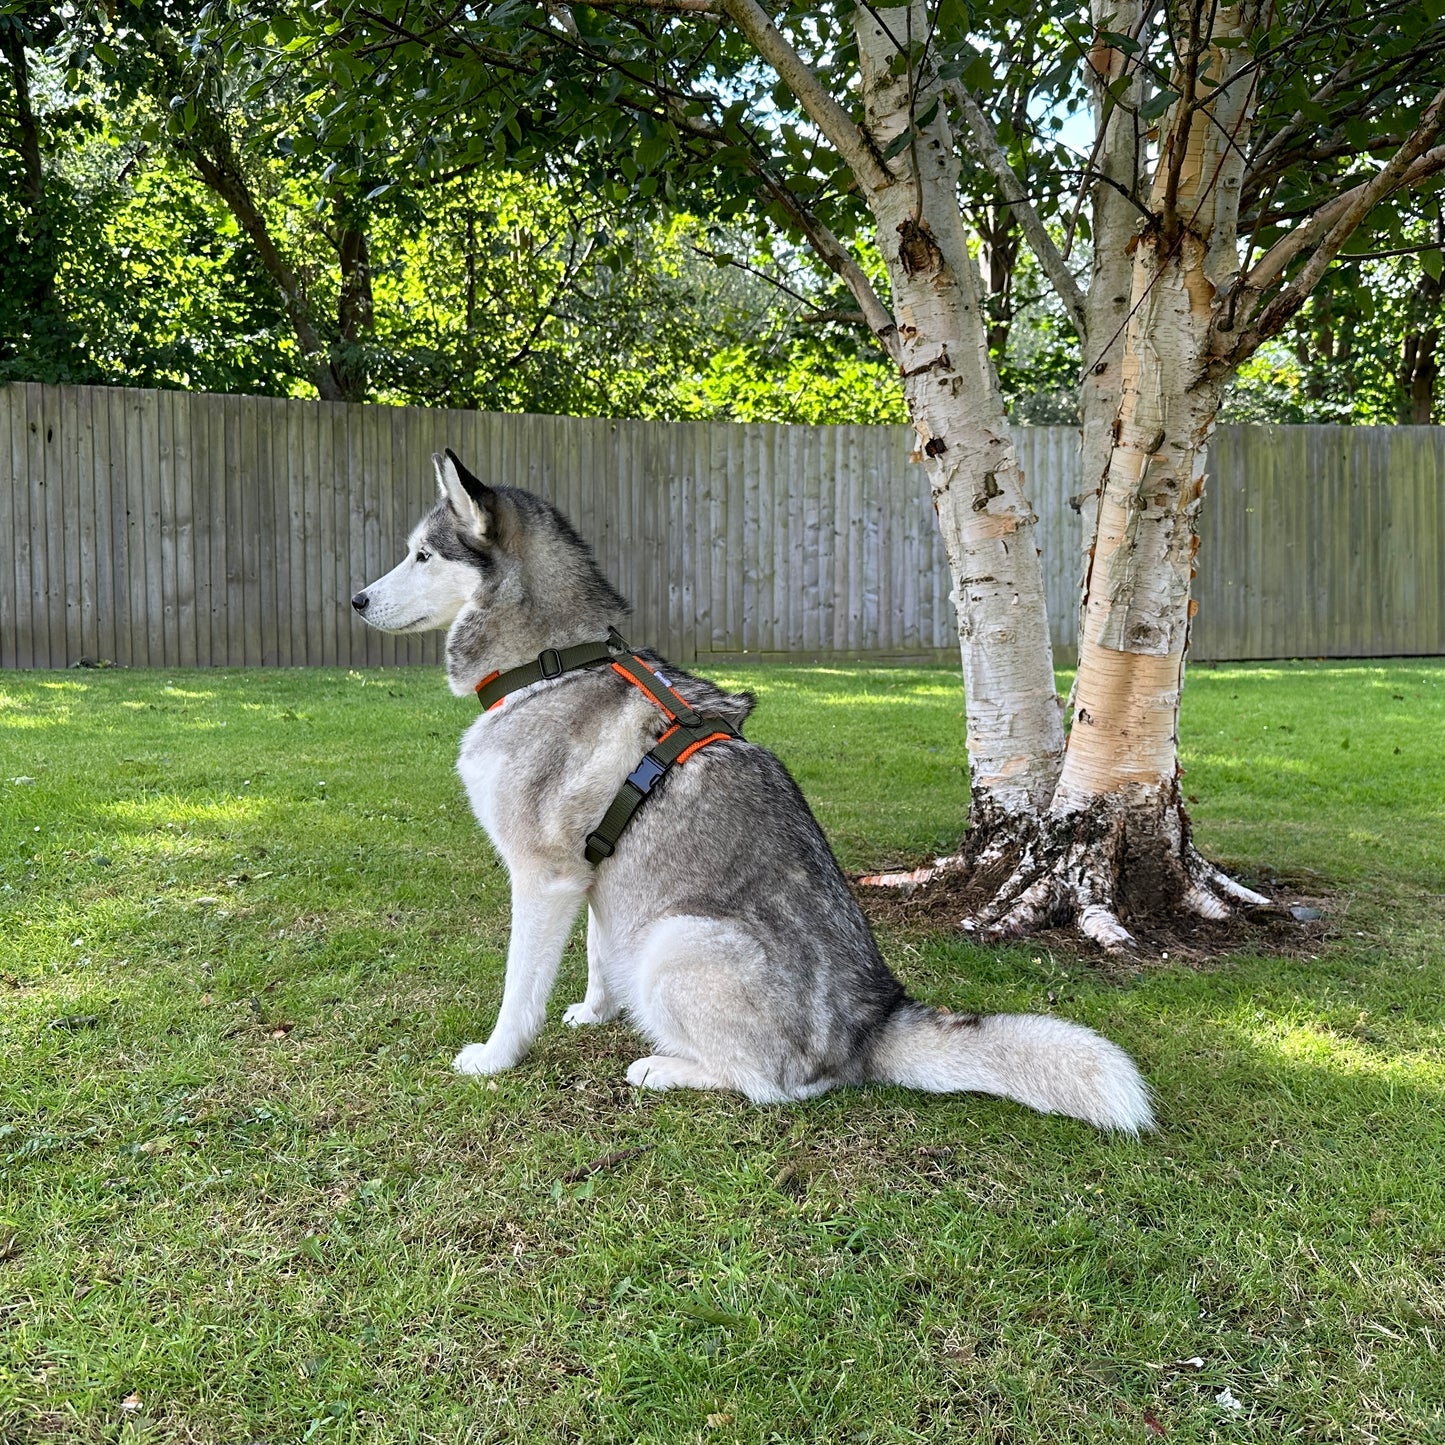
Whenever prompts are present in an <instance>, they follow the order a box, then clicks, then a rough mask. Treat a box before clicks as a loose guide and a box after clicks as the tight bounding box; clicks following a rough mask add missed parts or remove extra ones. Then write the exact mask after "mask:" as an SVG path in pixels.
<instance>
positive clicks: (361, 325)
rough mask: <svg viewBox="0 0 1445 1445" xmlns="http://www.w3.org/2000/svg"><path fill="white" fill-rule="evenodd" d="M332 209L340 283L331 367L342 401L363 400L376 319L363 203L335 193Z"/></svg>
mask: <svg viewBox="0 0 1445 1445" xmlns="http://www.w3.org/2000/svg"><path fill="white" fill-rule="evenodd" d="M334 211H335V216H336V250H337V255H338V257H339V259H340V264H341V285H340V287H339V288H338V289H337V293H336V331H337V337H338V342H337V347H336V355H335V356H334V357H333V360H332V364H331V370H332V373H333V375H334V376H335V378H336V383H337V386H338V388H339V389H340V391H341V395H342V400H343V401H365V400H366V387H367V380H368V378H367V367H366V353H365V351H364V349H363V348H364V346H365V342H366V338H367V337H368V336H369V335H370V333H371V328H372V324H373V322H374V320H375V315H374V312H373V309H372V296H371V250H370V246H369V244H368V242H367V238H366V228H365V223H364V218H363V207H362V206H360V205H358V204H356V203H354V202H346V201H344V200H342V198H341V197H340V196H338V197H337V198H336V202H335V206H334Z"/></svg>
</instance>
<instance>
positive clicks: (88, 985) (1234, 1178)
mask: <svg viewBox="0 0 1445 1445" xmlns="http://www.w3.org/2000/svg"><path fill="white" fill-rule="evenodd" d="M727 677H728V680H729V681H732V682H735V683H745V684H746V685H748V686H751V687H753V688H755V689H757V690H758V692H759V693H760V694H761V697H762V702H761V706H760V708H759V710H758V713H757V715H756V717H755V719H754V721H753V723H752V724H751V725H750V728H749V731H750V735H751V736H753V737H754V738H755V739H757V740H759V741H761V742H765V743H768V744H770V745H771V746H773V747H774V748H776V750H777V751H778V752H779V753H780V754H781V755H782V757H783V758H784V759H785V761H786V762H787V763H788V764H789V765H790V766H791V767H792V768H793V770H794V772H795V773H796V774H797V776H798V778H799V780H800V782H801V783H802V785H803V788H804V790H805V792H806V793H807V794H808V796H809V797H810V798H811V799H812V801H813V803H814V806H815V807H816V809H817V811H818V813H819V815H820V817H821V819H822V821H823V823H824V826H825V827H826V828H827V830H828V832H829V834H830V836H831V837H832V838H833V839H834V841H835V844H836V846H837V848H838V851H839V853H840V855H841V856H842V858H843V861H844V863H845V865H847V866H849V867H852V868H863V867H871V866H876V865H881V864H889V863H898V862H905V861H916V860H918V859H919V858H921V857H924V856H926V855H928V854H929V853H931V852H932V851H934V850H936V849H938V848H940V847H947V846H949V845H950V844H951V843H952V842H953V841H954V831H955V824H956V820H957V819H958V818H959V817H960V816H961V814H962V810H963V807H964V803H965V799H966V785H965V776H964V754H963V748H962V719H961V698H960V695H959V691H958V686H957V681H956V676H955V675H953V674H951V673H949V672H948V671H945V670H928V669H912V670H896V671H885V670H879V669H868V668H862V667H847V668H842V667H839V668H776V669H763V668H758V669H754V670H750V671H749V670H741V669H731V670H730V671H729V672H728V673H727ZM471 715H472V714H471V711H470V710H469V709H468V708H467V706H466V705H465V704H463V703H461V702H458V701H456V700H455V699H453V698H451V697H450V696H449V695H448V694H447V693H446V692H445V691H444V689H443V687H442V685H441V682H440V679H439V677H438V676H437V675H436V674H435V673H432V672H420V671H399V672H388V673H381V672H369V673H365V674H358V673H339V672H304V673H301V672H295V673H278V672H273V673H266V674H261V673H252V674H241V673H225V674H221V673H181V672H173V673H154V672H152V673H146V672H113V673H78V674H77V673H71V674H7V675H3V676H0V1439H3V1441H4V1442H5V1445H11V1442H25V1441H34V1440H46V1441H50V1440H57V1441H101V1440H106V1441H110V1440H126V1441H165V1442H173V1441H174V1442H181V1441H203V1442H216V1445H221V1442H225V1445H241V1442H267V1445H289V1442H292V1441H305V1440H318V1441H328V1442H329V1441H338V1440H358V1441H387V1442H390V1441H418V1442H421V1441H426V1442H441V1445H453V1442H463V1441H493V1440H495V1441H528V1442H534V1441H535V1442H543V1441H551V1440H563V1441H580V1442H589V1445H591V1442H614V1441H615V1442H619V1445H624V1442H626V1445H631V1442H634V1441H647V1442H658V1445H675V1442H686V1441H710V1442H711V1441H716V1442H732V1441H749V1442H765V1441H818V1442H830V1445H831V1442H842V1441H878V1442H884V1441H888V1442H892V1441H899V1442H902V1441H917V1440H929V1441H969V1442H973V1441H980V1442H988V1445H1004V1442H1008V1445H1023V1442H1032V1441H1068V1442H1093V1441H1098V1442H1115V1441H1148V1440H1155V1439H1168V1440H1172V1441H1175V1442H1194V1441H1260V1442H1264V1441H1271V1442H1272V1441H1277V1440H1301V1441H1340V1442H1355V1441H1372V1442H1375V1441H1378V1442H1402V1445H1405V1442H1408V1445H1420V1442H1425V1441H1440V1440H1445V1366H1442V1362H1441V1347H1442V1346H1445V1111H1442V1107H1441V1106H1442V1104H1445V1056H1442V1049H1441V1032H1440V1030H1441V1023H1442V1013H1445V987H1442V986H1445V945H1442V942H1441V934H1442V925H1445V896H1442V895H1445V665H1442V664H1440V663H1438V662H1419V661H1416V662H1400V663H1387V664H1379V665H1374V664H1371V665H1365V664H1360V665H1354V664H1288V665H1272V666H1247V667H1245V666H1235V667H1219V668H1217V669H1207V668H1202V669H1199V670H1198V671H1196V672H1195V673H1194V674H1193V676H1192V678H1191V683H1190V688H1189V693H1188V696H1187V699H1186V710H1185V719H1184V728H1185V731H1184V751H1185V756H1186V765H1187V767H1188V770H1189V771H1188V777H1187V778H1186V781H1185V788H1186V791H1187V792H1188V793H1190V794H1191V795H1193V796H1195V797H1197V799H1198V804H1197V806H1196V808H1195V810H1194V811H1195V817H1196V819H1197V823H1198V833H1199V837H1200V840H1201V842H1202V844H1203V846H1204V847H1205V848H1206V849H1207V850H1209V851H1210V852H1211V853H1212V854H1213V855H1214V856H1216V857H1218V858H1222V859H1224V860H1226V861H1228V862H1229V863H1231V864H1232V865H1233V866H1234V867H1236V868H1237V869H1238V870H1239V871H1240V872H1241V874H1242V875H1244V876H1246V877H1248V878H1252V879H1258V878H1261V877H1262V878H1265V879H1268V878H1270V877H1271V876H1274V875H1276V874H1277V875H1278V876H1280V877H1283V878H1286V879H1288V880H1291V881H1292V882H1293V883H1294V884H1295V885H1296V886H1299V887H1302V888H1303V889H1305V890H1306V891H1311V892H1318V893H1328V894H1330V895H1332V897H1333V899H1334V902H1333V904H1332V914H1331V920H1332V924H1333V936H1332V937H1331V939H1330V940H1329V941H1327V942H1325V943H1323V944H1322V945H1321V946H1320V948H1319V950H1318V956H1317V957H1309V956H1304V957H1295V958H1279V957H1255V956H1243V957H1239V958H1235V959H1231V960H1228V961H1226V962H1224V963H1221V964H1218V965H1215V966H1212V967H1210V968H1209V969H1206V970H1200V971H1195V970H1190V969H1186V968H1184V967H1182V966H1180V965H1178V964H1176V963H1172V962H1169V961H1164V960H1150V961H1148V963H1147V965H1146V966H1143V967H1141V968H1139V969H1137V970H1135V971H1133V972H1131V973H1128V974H1125V975H1124V976H1123V977H1122V978H1121V977H1120V976H1119V975H1118V974H1114V975H1113V976H1111V977H1106V976H1104V975H1102V974H1101V973H1100V972H1099V971H1098V970H1097V969H1096V968H1095V967H1094V966H1093V965H1092V964H1091V963H1090V962H1089V961H1087V960H1086V959H1082V958H1079V957H1075V956H1072V955H1065V954H1061V953H1058V952H1050V951H1048V950H1045V949H1042V948H1040V947H1038V946H1034V947H1029V946H1022V947H1015V948H1009V949H1003V950H985V949H980V948H977V947H973V946H970V945H969V944H968V943H966V942H964V941H962V940H960V939H958V938H953V937H939V936H933V935H922V934H913V935H908V934H897V935H893V936H888V937H885V938H884V940H883V943H884V948H885V952H886V953H887V955H888V957H889V959H890V961H891V962H892V964H893V966H894V968H895V970H896V971H897V972H898V973H899V974H900V975H901V976H902V977H903V978H904V980H905V981H906V982H907V983H908V985H909V986H910V987H911V988H912V989H913V990H914V991H915V992H916V993H918V994H919V995H920V996H922V997H925V998H928V999H931V1000H934V1001H937V1002H940V1003H948V1004H951V1005H953V1006H956V1007H967V1008H973V1009H983V1010H998V1009H1031V1010H1047V1009H1053V1010H1055V1011H1057V1012H1058V1013H1059V1014H1061V1015H1066V1016H1068V1017H1070V1018H1076V1019H1079V1020H1082V1021H1084V1022H1087V1023H1089V1024H1092V1025H1094V1026H1096V1027H1097V1028H1099V1029H1101V1030H1103V1031H1104V1032H1106V1033H1107V1034H1108V1035H1109V1036H1110V1037H1112V1038H1114V1039H1117V1040H1118V1041H1119V1042H1121V1043H1122V1044H1124V1045H1125V1046H1127V1047H1128V1048H1129V1049H1131V1050H1132V1051H1133V1052H1134V1054H1135V1056H1136V1057H1137V1058H1138V1060H1139V1061H1140V1064H1141V1066H1142V1067H1143V1069H1144V1071H1145V1073H1146V1074H1147V1075H1148V1076H1149V1078H1150V1079H1151V1081H1152V1082H1153V1084H1154V1086H1155V1088H1156V1090H1157V1094H1158V1102H1159V1112H1160V1116H1161V1122H1162V1131H1161V1132H1160V1133H1159V1134H1157V1135H1155V1136H1153V1137H1150V1138H1147V1139H1145V1140H1143V1141H1141V1142H1137V1143H1131V1142H1126V1141H1121V1140H1117V1139H1109V1138H1104V1137H1102V1136H1100V1135H1098V1134H1096V1133H1094V1132H1092V1131H1091V1130H1090V1129H1088V1128H1087V1127H1086V1126H1084V1125H1082V1124H1077V1123H1074V1122H1071V1121H1068V1120H1063V1119H1050V1118H1043V1117H1040V1116H1037V1115H1034V1114H1030V1113H1028V1112H1026V1111H1025V1110H1023V1109H1021V1108H1018V1107H1016V1106H1013V1105H1009V1104H1005V1103H1002V1102H999V1101H996V1100H991V1099H984V1098H979V1097H971V1096H957V1097H952V1098H931V1097H924V1096H920V1095H913V1094H909V1093H906V1092H904V1091H902V1090H870V1091H854V1092H844V1093H837V1094H834V1095H831V1096H828V1097H826V1098H823V1099H820V1100H817V1101H814V1102H812V1103H809V1104H804V1105H797V1106H793V1107H787V1108H755V1107H752V1106H750V1105H748V1104H746V1103H744V1102H742V1101H741V1100H738V1099H733V1098H728V1097H722V1096H714V1095H706V1096H704V1095H697V1094H689V1093H674V1094H667V1095H651V1094H638V1093H634V1092H633V1091H631V1090H629V1089H628V1088H626V1087H625V1085H623V1083H622V1074H623V1071H624V1069H625V1068H626V1066H627V1064H628V1063H629V1062H630V1061H631V1060H632V1059H633V1058H634V1057H636V1055H637V1053H638V1052H639V1047H638V1042H637V1041H636V1039H635V1038H634V1037H633V1036H632V1035H631V1034H630V1033H629V1031H628V1030H627V1028H626V1027H625V1026H624V1025H622V1024H620V1023H619V1024H613V1025H608V1026H606V1027H604V1028H601V1029H595V1030H588V1031H582V1032H579V1033H573V1032H571V1031H569V1030H566V1029H564V1028H563V1027H562V1026H561V1024H560V1022H557V1021H556V1020H557V1019H558V1017H559V1015H560V1011H561V1006H562V1004H564V1003H566V1002H570V1001H571V1000H573V999H575V998H577V997H579V996H580V989H581V985H582V980H583V975H584V961H583V959H582V956H581V951H580V947H579V944H580V938H579V939H578V940H575V941H574V943H573V946H572V948H571V950H570V951H569V955H568V960H567V963H566V965H565V968H564V974H563V982H562V986H561V989H560V992H559V996H558V998H557V999H556V1000H555V1005H554V1009H553V1020H554V1022H553V1023H552V1024H551V1025H549V1027H548V1029H547V1030H546V1032H545V1033H544V1035H543V1037H542V1039H541V1041H540V1043H539V1046H538V1048H537V1050H536V1051H535V1053H534V1054H533V1056H532V1057H531V1058H530V1059H528V1060H527V1061H526V1062H525V1063H524V1064H523V1065H522V1066H521V1067H519V1068H518V1069H517V1070H515V1071H514V1072H513V1073H510V1074H507V1075H503V1076H501V1077H499V1078H497V1079H495V1080H492V1081H490V1082H477V1081H475V1080H463V1079H459V1078H456V1077H454V1076H452V1075H451V1074H450V1072H449V1070H448V1061H449V1059H450V1057H451V1055H452V1053H453V1051H454V1050H455V1049H456V1048H457V1047H458V1046H459V1045H460V1044H462V1043H463V1042H468V1041H473V1040H477V1039H481V1038H484V1037H485V1036H486V1033H487V1031H488V1029H489V1027H490V1025H491V1021H492V1017H493V1013H494V1011H495V1008H496V1006H497V1002H498V998H499V993H500V981H501V968H502V957H503V950H504V946H505V941H506V931H507V909H506V887H505V877H504V874H503V872H502V870H501V869H500V867H499V866H498V864H497V863H496V861H495V860H494V858H493V857H492V855H491V852H490V849H489V847H488V845H487V843H486V840H485V838H484V837H483V836H482V834H481V833H480V832H479V831H478V830H477V829H476V828H475V826H474V825H473V823H472V822H471V820H470V817H469V815H468V813H467V811H466V808H465V805H464V803H463V801H462V798H461V794H460V787H459V784H458V782H457V779H456V776H455V773H454V772H453V768H452V763H453V759H454V756H455V751H456V740H457V736H458V734H459V732H460V731H461V729H462V727H463V726H464V725H465V724H466V723H467V721H469V719H470V717H471ZM626 1150H633V1151H638V1152H634V1153H630V1154H626V1155H625V1156H624V1157H621V1158H618V1159H615V1160H613V1161H611V1162H609V1164H608V1165H607V1166H605V1167H602V1168H599V1169H596V1170H593V1171H592V1172H590V1173H589V1172H585V1170H586V1166H587V1164H588V1163H589V1161H594V1160H596V1159H598V1158H599V1157H600V1156H602V1155H604V1154H608V1153H609V1152H611V1151H626Z"/></svg>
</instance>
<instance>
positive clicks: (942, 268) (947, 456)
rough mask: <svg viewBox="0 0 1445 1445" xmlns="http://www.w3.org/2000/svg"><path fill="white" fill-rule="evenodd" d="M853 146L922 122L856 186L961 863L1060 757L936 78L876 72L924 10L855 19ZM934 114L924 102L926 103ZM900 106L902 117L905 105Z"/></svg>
mask: <svg viewBox="0 0 1445 1445" xmlns="http://www.w3.org/2000/svg"><path fill="white" fill-rule="evenodd" d="M855 23H856V27H857V35H858V49H859V66H860V71H861V75H862V98H863V106H864V114H865V121H866V129H867V134H868V137H869V138H870V139H871V142H872V144H873V145H874V146H875V147H876V150H877V152H878V153H879V154H882V153H884V152H886V151H887V149H888V148H889V146H890V145H891V143H892V142H893V141H894V140H895V139H896V138H897V137H899V136H901V135H902V134H904V133H905V132H906V131H907V130H908V128H909V125H910V122H911V121H912V120H913V119H914V118H915V117H925V116H927V115H928V112H929V111H930V110H932V111H933V117H932V119H931V120H929V122H928V124H927V125H925V126H923V127H921V128H919V129H918V131H917V135H916V138H915V139H914V141H913V142H912V143H911V144H910V145H909V146H907V147H905V148H904V149H903V150H902V151H901V152H900V153H899V154H898V155H897V157H896V158H894V160H893V161H892V162H891V164H890V167H889V169H890V170H891V172H892V175H893V177H894V179H893V181H892V183H891V184H884V185H876V186H865V194H866V197H867V200H868V204H869V206H870V208H871V210H872V212H873V216H874V219H875V220H876V222H877V225H878V245H879V249H880V251H881V252H882V254H883V256H884V258H885V260H886V262H887V265H888V274H889V279H890V282H891V285H892V294H893V315H894V319H895V322H896V324H897V329H898V339H899V343H900V370H901V373H902V378H903V387H904V393H905V396H906V399H907V403H908V409H909V416H910V417H911V418H912V421H913V427H914V430H915V431H916V432H917V434H918V438H919V447H920V451H921V454H922V457H923V459H924V462H925V465H926V467H927V470H928V476H929V481H930V485H931V489H932V493H933V501H934V508H935V510H936V512H937V514H938V522H939V527H940V529H941V532H942V535H943V541H944V546H945V548H946V550H947V553H948V561H949V567H950V571H951V574H952V578H953V584H954V591H953V602H954V606H955V608H956V610H957V614H958V633H959V642H960V650H961V654H962V660H963V680H964V695H965V707H966V716H967V721H968V754H969V765H970V770H971V783H972V816H971V826H970V832H969V844H968V846H969V852H970V854H971V855H973V856H975V857H976V856H978V855H980V854H981V853H986V852H988V851H990V850H993V849H996V848H997V847H1000V846H1005V847H1006V846H1009V840H1014V844H1013V845H1014V846H1017V844H1016V840H1017V838H1018V836H1019V831H1020V828H1021V827H1022V826H1024V824H1025V823H1026V821H1027V820H1031V819H1034V818H1036V817H1037V816H1038V814H1039V812H1040V810H1042V809H1043V808H1045V807H1046V806H1047V804H1048V801H1049V798H1050V796H1051V794H1052V792H1053V788H1054V783H1055V781H1056V779H1057V776H1058V769H1059V762H1060V758H1061V756H1062V752H1063V727H1062V718H1061V713H1060V708H1059V703H1058V699H1057V695H1056V693H1055V689H1054V674H1053V654H1052V649H1051V646H1050V641H1049V628H1048V617H1047V613H1046V610H1045V599H1044V581H1043V569H1042V567H1041V565H1040V562H1039V549H1038V541H1037V526H1038V519H1037V517H1036V516H1035V515H1034V512H1033V509H1032V507H1031V506H1030V505H1029V502H1028V499H1027V497H1026V495H1025V491H1024V476H1023V472H1022V470H1021V469H1020V466H1019V461H1018V455H1017V451H1016V449H1015V447H1014V443H1013V437H1012V435H1011V433H1010V431H1009V427H1008V420H1007V417H1006V414H1005V411H1004V405H1003V397H1002V394H1001V392H1000V390H999V385H998V378H997V376H996V375H995V373H994V369H993V365H992V363H991V361H990V359H989V353H988V335H987V327H986V322H985V318H984V317H983V315H982V314H981V310H980V305H979V289H980V288H979V280H978V275H977V271H976V268H975V264H974V261H973V258H972V257H971V256H970V254H969V251H968V246H967V240H966V237H965V235H964V229H963V223H962V217H961V215H960V212H959V204H958V160H957V156H956V154H955V151H954V144H953V136H952V134H951V132H950V129H949V125H948V119H947V114H946V108H945V106H944V105H943V104H942V103H941V96H940V92H939V88H938V84H937V81H936V79H934V78H932V77H931V76H930V75H929V74H928V73H927V72H926V68H922V69H914V70H913V72H912V78H911V80H910V74H909V72H908V71H907V70H906V69H905V70H904V72H903V73H902V74H899V75H892V74H890V73H889V63H890V61H891V60H892V58H893V57H894V56H895V55H896V54H898V52H899V50H900V49H902V50H904V51H905V52H906V51H907V50H908V49H909V47H910V45H913V44H921V43H922V42H923V40H924V38H925V36H926V35H927V34H928V26H927V22H926V19H925V13H924V6H923V5H922V4H921V3H916V0H915V3H914V4H912V5H911V6H910V7H909V8H906V9H889V10H879V11H868V10H864V9H860V10H859V11H858V12H857V16H856V21H855ZM935 102H938V103H937V104H935ZM910 103H911V104H910Z"/></svg>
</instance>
